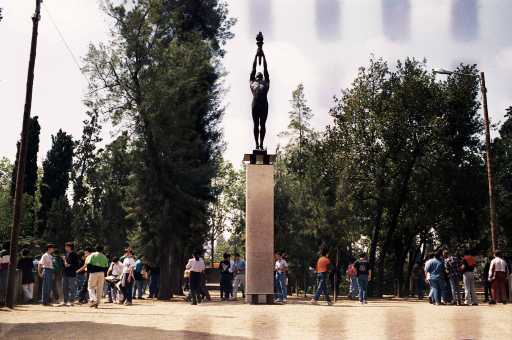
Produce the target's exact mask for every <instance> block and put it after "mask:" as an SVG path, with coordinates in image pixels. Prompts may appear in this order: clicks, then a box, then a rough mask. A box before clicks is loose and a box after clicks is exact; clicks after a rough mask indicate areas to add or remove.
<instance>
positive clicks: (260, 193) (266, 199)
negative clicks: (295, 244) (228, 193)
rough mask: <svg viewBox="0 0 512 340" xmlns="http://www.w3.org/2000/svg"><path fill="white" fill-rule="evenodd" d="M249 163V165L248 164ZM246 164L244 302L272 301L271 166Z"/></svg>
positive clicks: (272, 193)
mask: <svg viewBox="0 0 512 340" xmlns="http://www.w3.org/2000/svg"><path fill="white" fill-rule="evenodd" d="M251 163H253V162H252V161H251ZM265 163H267V164H247V165H246V193H245V195H246V196H245V197H246V232H245V252H246V263H247V267H246V286H245V287H246V292H245V296H246V301H247V302H248V303H251V304H271V303H273V301H274V166H273V165H272V164H268V162H265Z"/></svg>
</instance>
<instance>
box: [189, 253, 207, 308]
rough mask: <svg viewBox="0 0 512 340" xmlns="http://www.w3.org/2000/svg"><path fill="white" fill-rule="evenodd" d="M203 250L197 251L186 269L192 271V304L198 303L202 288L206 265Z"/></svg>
mask: <svg viewBox="0 0 512 340" xmlns="http://www.w3.org/2000/svg"><path fill="white" fill-rule="evenodd" d="M201 253H202V252H201V251H196V252H195V253H194V257H192V258H191V259H190V260H188V263H187V265H186V269H187V270H188V271H189V272H190V294H191V296H192V304H193V305H197V303H198V302H200V301H198V300H200V299H199V293H200V290H201V280H202V273H203V271H204V270H205V268H206V266H205V264H204V260H203V259H202V258H201Z"/></svg>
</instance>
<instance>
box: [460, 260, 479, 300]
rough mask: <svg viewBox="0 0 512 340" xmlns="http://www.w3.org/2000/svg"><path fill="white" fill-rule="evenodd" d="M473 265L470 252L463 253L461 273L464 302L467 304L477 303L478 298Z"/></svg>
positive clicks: (474, 261) (474, 262)
mask: <svg viewBox="0 0 512 340" xmlns="http://www.w3.org/2000/svg"><path fill="white" fill-rule="evenodd" d="M475 267H476V260H475V258H474V257H473V256H472V255H471V254H469V253H466V255H464V259H463V260H462V275H463V281H464V291H465V300H466V301H465V302H466V305H468V306H469V305H473V306H477V305H478V300H477V298H476V288H475V276H474V274H473V272H474V270H475Z"/></svg>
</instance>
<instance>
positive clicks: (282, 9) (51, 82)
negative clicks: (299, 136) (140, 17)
mask: <svg viewBox="0 0 512 340" xmlns="http://www.w3.org/2000/svg"><path fill="white" fill-rule="evenodd" d="M227 2H228V4H229V9H230V15H231V16H233V17H235V18H237V20H238V22H237V24H236V26H235V27H234V28H233V32H234V33H235V38H234V39H232V40H230V41H229V43H228V44H227V46H226V51H227V55H226V57H225V59H224V67H225V69H226V71H227V76H226V77H225V78H224V85H225V87H226V88H227V90H228V91H227V93H226V95H225V99H224V103H225V106H226V113H225V115H224V119H223V122H222V127H223V131H224V139H225V142H226V151H225V158H226V159H227V160H229V161H231V162H233V163H234V164H235V165H237V164H240V163H241V160H242V157H243V154H244V153H248V152H251V151H252V149H253V147H254V145H253V144H254V142H253V137H252V119H251V114H250V105H251V99H252V98H251V93H250V90H249V84H248V79H249V73H250V69H251V64H252V60H253V58H254V53H255V52H256V44H255V42H256V41H255V37H256V34H257V33H258V32H259V31H262V32H263V34H264V36H265V45H264V50H265V54H266V56H267V60H268V63H269V72H270V77H271V82H272V83H271V89H270V92H269V96H268V97H269V105H270V107H269V119H268V122H267V138H266V140H265V146H266V147H267V149H268V150H269V152H273V151H274V150H275V149H276V147H277V146H278V145H279V144H284V143H286V141H285V140H282V139H280V138H278V137H277V135H278V134H279V132H281V131H283V130H285V129H286V127H287V125H288V111H289V108H290V104H289V100H290V99H291V92H292V90H293V89H294V88H296V86H297V85H298V84H299V83H303V84H304V87H305V93H306V97H307V99H308V102H309V104H310V106H311V108H312V110H313V113H314V115H315V116H314V118H313V122H312V125H313V126H314V127H315V128H317V129H322V128H323V127H324V126H325V125H327V124H329V123H330V121H331V120H330V117H329V114H328V112H329V108H330V107H331V106H332V105H333V99H332V98H333V96H334V95H336V94H340V93H341V90H342V89H344V88H347V87H349V86H350V83H351V81H352V80H353V79H354V77H355V76H356V74H357V70H358V67H360V66H364V65H366V64H367V63H368V59H369V57H370V56H371V55H372V54H373V55H375V56H377V57H382V58H384V59H385V60H388V61H389V62H390V63H394V61H396V60H397V59H403V58H405V57H407V56H410V57H416V58H418V59H421V60H422V59H423V58H426V59H427V61H428V68H429V69H434V68H445V69H453V68H454V67H456V66H457V65H458V64H459V63H461V62H464V63H476V64H478V66H479V67H480V69H481V70H483V71H485V74H486V82H487V87H488V100H489V110H490V116H491V121H492V123H500V122H502V121H503V119H504V113H505V109H506V108H507V107H508V106H510V105H512V89H511V87H512V86H511V84H512V82H511V79H512V36H510V23H511V22H512V0H428V1H426V0H228V1H227ZM34 3H35V1H34V0H0V7H3V8H4V20H3V21H2V22H1V23H0V46H2V50H1V53H0V103H1V112H0V113H1V118H2V119H1V124H0V157H3V156H5V157H8V158H10V159H11V160H12V159H13V158H14V156H15V153H16V140H17V139H18V137H19V133H20V130H21V122H22V113H23V104H24V98H25V82H26V72H27V65H28V57H29V46H30V35H31V27H32V22H31V20H30V17H31V15H32V13H33V11H34ZM55 26H57V27H58V30H57V29H56V28H55ZM108 29H109V20H108V19H107V17H106V16H105V15H104V14H103V13H102V12H101V10H100V7H99V0H45V1H44V8H43V11H42V19H41V22H40V30H39V45H38V51H37V52H38V54H37V61H36V72H35V83H34V97H33V105H32V112H33V114H34V115H38V116H39V122H40V124H41V127H42V130H41V136H40V137H41V145H40V154H39V158H40V159H43V158H44V156H45V155H46V152H47V151H48V149H49V148H50V146H51V135H52V134H55V133H56V132H57V131H58V130H59V129H60V128H62V129H63V130H65V131H66V132H68V133H71V134H72V135H73V136H74V137H75V138H80V135H81V131H82V121H83V119H85V108H84V106H83V104H82V100H83V98H84V94H85V91H86V87H87V80H86V79H85V78H84V77H83V75H82V74H81V73H80V71H79V69H78V66H77V65H76V63H75V61H74V59H73V58H72V56H71V54H70V52H69V51H68V49H67V48H66V45H65V44H64V43H63V41H62V38H61V37H60V35H59V31H60V32H61V33H62V36H63V37H64V40H65V41H66V42H67V45H68V46H69V48H70V50H71V51H72V53H73V55H75V56H76V59H77V60H78V63H81V58H83V56H84V55H85V53H86V52H87V49H88V46H89V44H90V43H94V44H96V43H98V42H100V41H106V40H107V39H108ZM440 77H441V76H440ZM112 131H114V130H112V129H110V128H108V125H107V128H106V129H105V131H104V137H105V140H107V141H108V140H109V138H110V135H111V134H112V133H113V132H112Z"/></svg>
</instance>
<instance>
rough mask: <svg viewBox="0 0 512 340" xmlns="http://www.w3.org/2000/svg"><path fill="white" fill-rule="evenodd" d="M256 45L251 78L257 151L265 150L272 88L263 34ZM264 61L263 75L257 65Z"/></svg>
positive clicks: (258, 36) (258, 37) (257, 38)
mask: <svg viewBox="0 0 512 340" xmlns="http://www.w3.org/2000/svg"><path fill="white" fill-rule="evenodd" d="M256 45H257V46H258V50H257V51H256V55H255V56H254V62H253V63H252V71H251V76H250V80H249V83H250V87H251V92H252V96H253V99H252V120H253V122H254V131H253V132H254V140H255V142H256V150H264V148H263V141H264V140H265V133H266V127H265V124H266V122H267V116H268V100H267V94H268V90H269V87H270V77H269V74H268V69H267V59H266V58H265V53H264V52H263V34H262V33H261V32H259V33H258V35H257V36H256ZM262 60H263V73H261V72H258V73H256V66H257V65H256V64H257V61H259V65H261V62H262Z"/></svg>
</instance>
